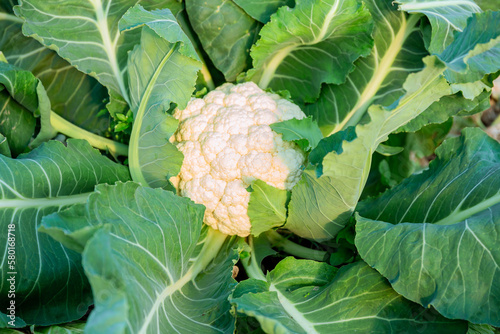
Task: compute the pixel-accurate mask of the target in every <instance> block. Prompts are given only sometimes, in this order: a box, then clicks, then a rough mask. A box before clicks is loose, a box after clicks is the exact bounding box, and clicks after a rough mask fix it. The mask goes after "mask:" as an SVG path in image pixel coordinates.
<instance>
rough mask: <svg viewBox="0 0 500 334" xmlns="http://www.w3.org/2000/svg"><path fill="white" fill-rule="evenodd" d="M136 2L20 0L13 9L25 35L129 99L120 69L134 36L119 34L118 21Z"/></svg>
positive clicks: (125, 62) (125, 63)
mask: <svg viewBox="0 0 500 334" xmlns="http://www.w3.org/2000/svg"><path fill="white" fill-rule="evenodd" d="M136 2H137V1H136V0H117V1H102V0H96V1H93V0H68V1H65V3H64V6H61V4H60V3H59V2H51V1H44V0H20V1H19V6H17V7H15V8H14V11H15V13H16V15H17V16H19V17H20V18H22V19H23V20H25V21H26V22H25V23H24V24H23V33H24V34H25V35H26V36H30V37H33V38H35V39H36V40H38V41H39V42H40V43H42V44H43V45H45V46H47V47H49V48H51V49H54V50H55V51H57V53H58V54H59V55H60V56H61V57H62V58H64V59H66V60H68V61H69V62H70V63H71V65H73V66H75V67H76V68H78V69H79V70H80V71H82V72H84V73H86V74H89V75H92V76H93V77H95V78H96V79H97V80H98V81H99V82H100V83H101V84H102V85H104V86H106V87H108V88H110V89H111V90H113V91H115V92H116V93H118V94H120V95H121V96H123V98H124V99H125V101H127V102H130V99H129V94H128V89H127V82H126V76H125V75H124V68H125V66H126V65H127V53H128V51H130V50H131V48H132V47H133V45H134V44H135V43H136V42H137V39H136V38H135V36H132V35H127V34H121V35H120V31H119V30H118V20H119V19H120V18H121V17H122V15H123V14H124V13H125V12H126V11H127V9H128V8H129V7H131V6H133V5H134V4H135V3H136ZM75 9H77V14H78V15H75ZM82 32H84V33H82Z"/></svg>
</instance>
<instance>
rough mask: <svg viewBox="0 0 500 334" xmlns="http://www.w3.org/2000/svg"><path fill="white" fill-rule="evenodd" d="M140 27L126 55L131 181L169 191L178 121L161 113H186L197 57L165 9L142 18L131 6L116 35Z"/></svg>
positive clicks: (176, 162)
mask: <svg viewBox="0 0 500 334" xmlns="http://www.w3.org/2000/svg"><path fill="white" fill-rule="evenodd" d="M139 27H142V31H141V43H140V45H138V46H136V47H135V48H134V50H133V51H132V52H131V53H130V57H129V61H128V73H129V82H130V98H131V107H132V111H133V112H134V124H133V129H132V134H131V138H130V144H129V164H130V165H129V166H130V173H131V175H132V179H133V180H134V181H136V182H139V183H142V184H143V185H149V186H151V187H165V188H167V187H169V181H168V179H169V178H170V177H171V176H175V175H177V174H178V173H179V171H180V168H181V165H182V159H183V154H182V153H181V152H179V151H178V150H177V148H176V147H175V146H174V145H173V144H171V143H170V142H169V141H168V140H169V139H170V137H171V136H172V135H173V133H174V132H175V130H176V129H177V124H178V121H177V120H176V119H175V118H174V117H173V116H171V115H170V114H168V113H166V111H167V110H169V109H170V107H171V103H175V104H176V105H177V106H178V107H179V108H181V109H183V108H185V107H186V105H187V102H188V101H189V99H190V96H191V93H192V92H193V90H194V84H195V82H196V73H197V72H198V70H199V69H200V68H201V63H200V61H199V60H198V59H199V58H198V55H197V54H196V52H195V51H194V48H193V46H192V45H191V42H190V41H189V39H188V37H187V36H186V35H185V34H184V32H183V31H182V29H181V27H180V26H179V24H178V23H177V21H176V20H175V17H174V16H173V15H172V13H170V11H169V10H168V9H163V10H157V11H154V12H147V11H146V10H144V9H143V8H142V7H141V6H139V5H137V6H135V7H133V8H131V9H130V10H129V11H128V12H127V13H126V14H125V16H124V17H123V18H122V21H120V29H124V30H125V29H134V28H139Z"/></svg>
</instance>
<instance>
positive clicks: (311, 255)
mask: <svg viewBox="0 0 500 334" xmlns="http://www.w3.org/2000/svg"><path fill="white" fill-rule="evenodd" d="M266 236H267V239H268V240H269V242H270V243H271V245H272V246H273V247H276V248H279V249H281V250H283V251H284V252H286V253H288V254H291V255H294V256H297V257H300V258H303V259H310V260H315V261H324V259H325V257H326V255H327V252H325V251H319V250H314V249H310V248H307V247H304V246H301V245H299V244H296V243H295V242H293V241H290V240H288V239H287V238H285V237H284V236H282V235H281V234H279V233H278V232H276V231H268V232H267V233H266Z"/></svg>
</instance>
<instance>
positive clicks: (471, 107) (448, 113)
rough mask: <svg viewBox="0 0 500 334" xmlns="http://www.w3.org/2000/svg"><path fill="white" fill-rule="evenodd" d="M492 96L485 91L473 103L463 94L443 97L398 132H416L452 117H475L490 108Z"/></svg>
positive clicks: (489, 92)
mask: <svg viewBox="0 0 500 334" xmlns="http://www.w3.org/2000/svg"><path fill="white" fill-rule="evenodd" d="M490 95H491V91H489V90H484V91H483V92H482V93H481V94H479V95H478V96H477V97H476V98H474V100H472V101H471V100H469V99H466V98H464V97H463V95H462V93H456V94H453V95H448V96H443V97H442V98H441V99H440V100H438V101H436V102H434V103H433V104H431V105H430V107H429V108H427V110H426V111H425V112H423V113H422V114H420V115H419V116H417V117H416V118H415V119H413V120H411V121H410V122H409V123H407V124H405V125H404V126H402V127H401V128H399V129H398V130H397V132H415V131H418V130H419V129H421V128H422V127H424V126H426V125H429V124H438V123H443V122H445V121H446V120H447V119H448V118H450V117H452V116H457V115H458V116H465V115H473V114H475V113H478V112H481V111H484V110H486V109H488V108H489V107H490Z"/></svg>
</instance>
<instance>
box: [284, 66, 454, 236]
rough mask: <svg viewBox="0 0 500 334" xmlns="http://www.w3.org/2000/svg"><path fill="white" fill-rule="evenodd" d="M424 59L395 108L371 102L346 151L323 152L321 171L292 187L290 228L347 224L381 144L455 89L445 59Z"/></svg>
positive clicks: (300, 231)
mask: <svg viewBox="0 0 500 334" xmlns="http://www.w3.org/2000/svg"><path fill="white" fill-rule="evenodd" d="M424 62H425V63H426V65H427V66H426V68H425V69H424V70H422V71H421V72H419V73H415V74H410V75H409V76H408V78H407V80H406V82H405V84H404V86H403V88H404V89H405V90H406V92H407V93H406V95H405V96H403V97H402V98H401V100H400V101H399V104H398V105H397V106H395V107H394V109H392V110H385V109H383V108H382V107H380V106H372V107H371V108H370V110H369V112H368V113H369V116H370V118H371V121H370V122H369V123H367V124H364V125H358V126H357V127H356V134H357V137H356V138H355V139H353V140H352V141H345V142H343V143H342V152H341V153H338V151H333V152H330V153H328V154H326V156H325V157H324V158H323V161H322V175H321V176H320V177H315V175H313V173H306V175H307V176H305V177H303V179H302V180H301V181H300V182H299V183H298V184H297V185H296V186H295V187H294V188H293V189H292V198H291V201H290V205H289V208H288V209H289V216H288V220H287V223H286V225H285V227H286V228H288V229H289V230H290V231H292V232H294V233H295V234H297V235H299V236H301V237H304V238H310V239H315V240H325V239H331V238H333V237H334V236H335V235H336V234H337V233H338V232H339V231H340V230H341V229H342V228H343V227H344V226H345V224H346V223H347V222H348V220H349V218H350V217H351V215H352V212H353V211H354V208H355V207H356V205H357V203H358V200H359V198H360V196H361V192H362V191H363V188H364V186H365V184H366V180H367V178H368V173H369V170H370V166H371V160H372V154H373V153H374V152H375V150H376V148H377V147H378V145H379V144H380V143H382V142H384V141H385V140H387V138H388V136H389V134H390V133H392V132H393V131H395V130H397V129H398V128H399V127H401V126H402V125H404V124H406V123H407V122H409V121H410V120H412V119H413V118H415V117H417V116H418V115H419V114H421V113H422V112H423V111H425V110H426V109H427V108H428V107H429V106H430V105H431V104H432V103H433V102H434V101H436V100H438V99H440V98H441V97H442V96H445V95H448V94H450V93H451V88H450V86H449V85H448V83H447V82H446V80H445V79H444V78H443V77H442V73H443V71H444V70H445V68H444V65H443V64H442V63H440V62H439V60H437V58H436V57H434V56H432V57H428V58H426V59H424Z"/></svg>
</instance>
